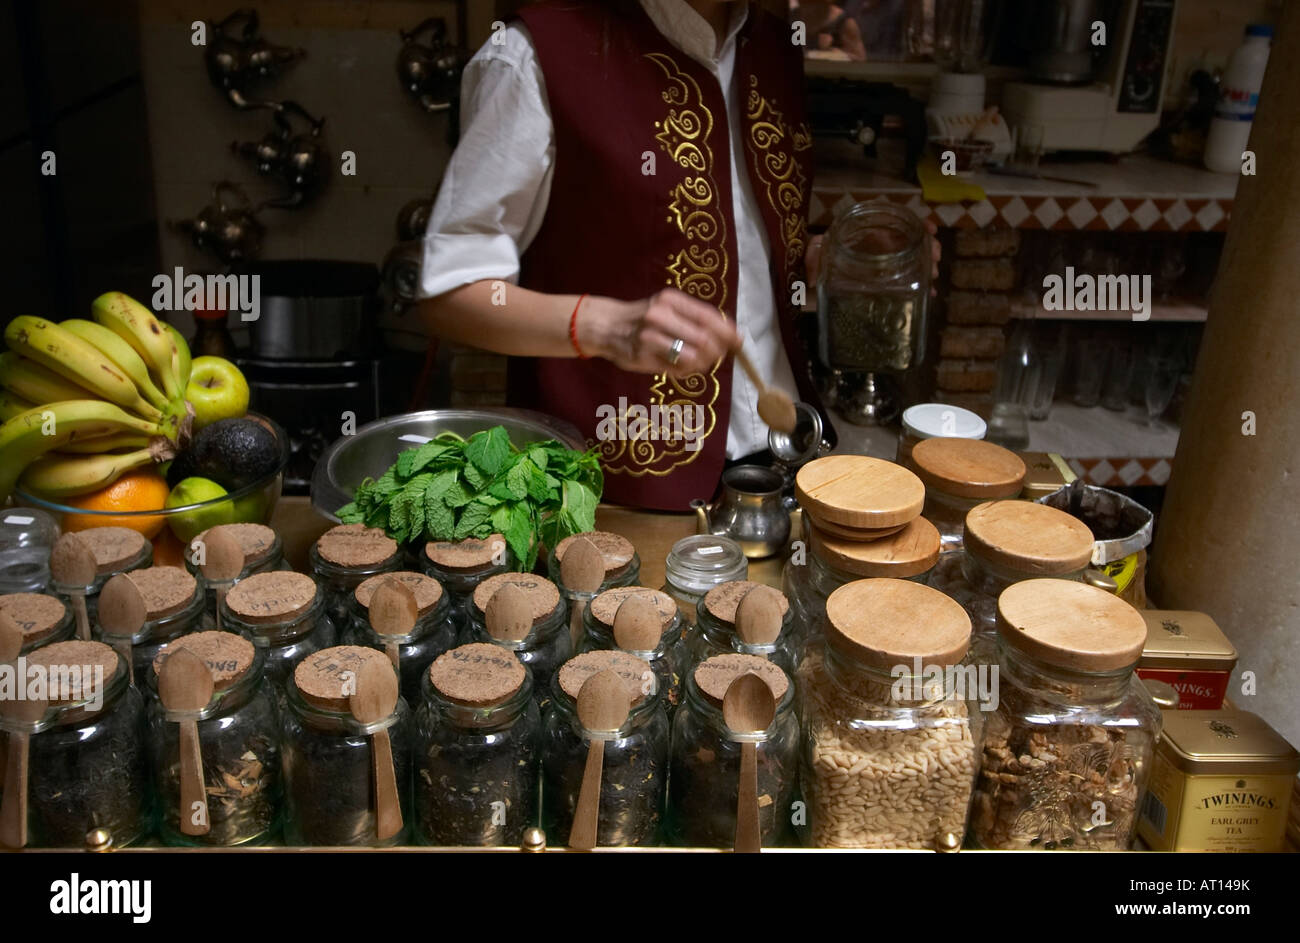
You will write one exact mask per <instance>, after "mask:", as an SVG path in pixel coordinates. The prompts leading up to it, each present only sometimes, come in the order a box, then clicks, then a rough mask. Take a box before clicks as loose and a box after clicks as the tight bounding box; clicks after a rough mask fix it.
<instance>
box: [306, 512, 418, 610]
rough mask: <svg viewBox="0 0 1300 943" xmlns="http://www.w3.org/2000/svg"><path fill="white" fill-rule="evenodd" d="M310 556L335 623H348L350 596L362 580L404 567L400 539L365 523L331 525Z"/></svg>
mask: <svg viewBox="0 0 1300 943" xmlns="http://www.w3.org/2000/svg"><path fill="white" fill-rule="evenodd" d="M308 557H309V558H310V559H311V568H312V573H314V574H315V577H316V581H317V582H318V583H320V584H321V586H322V587H324V590H325V605H326V609H327V610H328V612H329V616H330V620H331V621H332V622H333V623H334V624H335V625H343V624H345V623H346V621H347V617H348V597H349V596H351V595H352V591H353V590H355V589H356V588H357V587H358V586H360V585H361V582H362V581H363V580H365V579H367V578H368V577H371V576H374V575H375V574H377V573H392V572H393V571H395V570H400V569H401V568H402V566H403V560H402V552H401V548H400V547H398V545H397V541H396V540H393V539H392V538H391V537H389V536H388V535H387V534H385V533H384V532H383V531H382V530H380V529H379V528H378V527H367V526H366V525H365V524H340V525H339V526H337V527H331V528H330V529H329V530H327V531H325V533H323V534H321V535H320V537H319V538H318V539H317V540H316V542H315V543H314V544H312V545H311V550H310V551H309V552H308Z"/></svg>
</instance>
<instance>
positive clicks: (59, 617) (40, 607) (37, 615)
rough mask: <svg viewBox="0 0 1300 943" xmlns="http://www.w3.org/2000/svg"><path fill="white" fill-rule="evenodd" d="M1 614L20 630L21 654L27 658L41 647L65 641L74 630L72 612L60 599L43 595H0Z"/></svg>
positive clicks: (74, 624)
mask: <svg viewBox="0 0 1300 943" xmlns="http://www.w3.org/2000/svg"><path fill="white" fill-rule="evenodd" d="M0 612H2V613H4V614H5V615H7V616H9V618H11V619H13V620H14V622H16V623H17V624H18V627H19V628H20V629H22V633H23V641H22V651H21V653H20V654H23V655H28V654H31V653H32V652H34V651H35V650H36V649H38V648H40V647H41V646H42V645H50V644H52V643H54V642H66V641H68V640H69V639H70V638H72V636H73V633H74V632H75V631H76V623H75V622H74V620H73V618H72V610H71V609H70V608H69V607H68V604H67V603H65V602H64V601H63V600H62V599H59V598H58V597H57V596H51V595H48V594H46V593H9V594H7V595H4V596H0Z"/></svg>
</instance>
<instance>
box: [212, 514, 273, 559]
mask: <svg viewBox="0 0 1300 943" xmlns="http://www.w3.org/2000/svg"><path fill="white" fill-rule="evenodd" d="M217 527H220V528H221V532H222V533H224V534H229V535H230V536H231V537H233V538H234V540H235V543H236V544H238V545H239V549H240V550H242V551H243V552H244V566H257V564H259V563H261V562H262V561H264V560H265V559H266V558H267V557H269V556H270V555H271V550H272V548H273V547H274V546H275V531H273V530H271V528H269V527H267V526H266V525H265V524H218V525H217ZM217 527H209V528H208V529H207V530H204V531H200V532H199V534H198V535H197V536H196V537H195V538H194V540H203V539H204V538H205V537H207V535H208V534H209V533H211V532H212V531H214V530H216V529H217ZM191 543H193V541H191Z"/></svg>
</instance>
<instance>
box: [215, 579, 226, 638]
mask: <svg viewBox="0 0 1300 943" xmlns="http://www.w3.org/2000/svg"><path fill="white" fill-rule="evenodd" d="M225 602H226V587H225V586H218V587H217V618H216V626H217V631H218V632H220V631H221V607H222V606H223V605H224V604H225Z"/></svg>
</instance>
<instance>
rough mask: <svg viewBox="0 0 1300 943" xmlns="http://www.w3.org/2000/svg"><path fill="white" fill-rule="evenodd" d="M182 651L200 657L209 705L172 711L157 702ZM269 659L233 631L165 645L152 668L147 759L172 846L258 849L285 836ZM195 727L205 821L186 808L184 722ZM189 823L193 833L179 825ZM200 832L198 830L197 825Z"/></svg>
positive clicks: (164, 834) (161, 827)
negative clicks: (170, 663) (168, 667)
mask: <svg viewBox="0 0 1300 943" xmlns="http://www.w3.org/2000/svg"><path fill="white" fill-rule="evenodd" d="M178 651H186V652H189V653H190V654H192V655H194V656H196V657H197V658H198V659H199V661H200V662H201V663H202V664H203V665H204V666H205V667H206V668H207V670H208V672H209V673H210V674H211V676H212V693H211V696H210V697H209V699H208V702H207V704H206V705H204V706H202V707H198V708H193V709H188V710H186V711H176V710H173V709H169V708H168V705H167V703H164V700H163V698H162V697H160V694H159V692H160V690H161V685H160V677H161V673H162V672H163V670H164V669H163V663H164V662H165V660H166V659H167V658H169V657H170V656H171V655H173V654H175V653H176V652H178ZM265 668H266V652H265V650H264V649H260V648H258V647H257V646H255V645H254V644H253V643H252V642H250V641H249V640H248V639H246V638H244V637H242V636H239V635H235V634H234V633H232V632H215V631H211V632H194V633H191V634H190V635H185V636H182V637H181V638H178V639H176V640H175V641H173V642H170V643H168V645H167V646H165V647H164V648H163V649H162V651H160V652H159V653H158V655H157V657H156V658H155V659H154V663H153V665H152V666H151V667H150V671H149V678H148V686H147V688H146V690H145V693H146V695H147V700H148V718H149V745H150V751H149V754H150V760H151V765H152V767H153V782H154V790H155V795H156V797H157V803H158V809H157V811H158V831H159V836H160V837H161V838H162V840H163V843H164V844H167V845H193V846H220V847H226V846H233V845H261V844H265V843H266V842H268V841H270V840H272V839H274V838H276V837H278V835H279V831H280V799H281V783H280V727H279V718H278V717H277V715H276V705H275V694H274V692H273V691H272V690H271V689H270V687H269V686H268V685H267V684H266V683H265ZM185 719H191V720H193V721H194V723H195V729H196V732H197V739H198V743H199V756H200V757H201V760H202V762H201V764H200V769H201V772H202V777H203V778H202V782H203V791H204V794H205V796H206V803H207V805H206V810H205V811H206V814H205V815H204V816H203V817H202V820H200V821H196V818H195V816H194V814H193V813H194V810H192V809H183V808H182V807H181V796H182V792H183V790H182V788H181V776H182V773H181V769H182V763H181V749H182V746H181V740H182V738H181V722H182V721H183V720H185ZM182 816H185V817H187V818H188V820H189V822H188V824H189V826H190V827H189V828H188V829H187V828H186V827H184V826H183V825H182ZM196 825H197V826H198V828H196V827H194V826H196Z"/></svg>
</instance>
